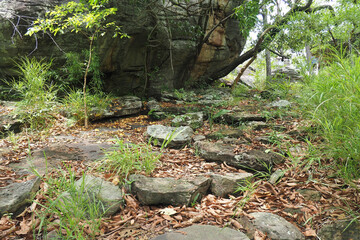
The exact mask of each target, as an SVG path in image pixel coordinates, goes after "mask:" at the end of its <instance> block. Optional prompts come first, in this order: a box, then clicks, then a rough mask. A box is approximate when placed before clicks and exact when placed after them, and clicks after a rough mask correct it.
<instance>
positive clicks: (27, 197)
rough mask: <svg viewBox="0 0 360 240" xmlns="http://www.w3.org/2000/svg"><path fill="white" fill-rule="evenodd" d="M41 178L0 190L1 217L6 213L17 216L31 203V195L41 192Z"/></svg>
mask: <svg viewBox="0 0 360 240" xmlns="http://www.w3.org/2000/svg"><path fill="white" fill-rule="evenodd" d="M39 187H40V178H38V177H35V178H34V179H31V180H29V181H26V182H22V183H13V184H10V185H8V186H6V187H2V188H0V217H1V216H2V215H3V214H4V213H14V214H15V215H16V214H18V213H20V212H21V211H23V210H24V208H25V207H26V205H30V203H31V197H32V196H31V195H32V194H33V193H35V192H36V191H38V190H39Z"/></svg>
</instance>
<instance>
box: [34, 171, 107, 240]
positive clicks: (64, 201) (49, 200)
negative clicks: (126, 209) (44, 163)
mask: <svg viewBox="0 0 360 240" xmlns="http://www.w3.org/2000/svg"><path fill="white" fill-rule="evenodd" d="M83 179H85V176H83ZM43 181H44V182H45V184H46V186H47V191H45V192H43V193H41V194H42V195H43V196H44V197H43V200H45V201H44V202H43V201H42V202H37V204H38V205H40V206H41V207H42V211H40V212H35V214H36V215H37V217H38V218H39V220H40V225H39V231H38V232H36V231H34V232H33V233H34V239H37V238H39V237H41V235H43V236H44V235H46V234H47V232H48V229H51V228H55V229H57V232H58V235H59V237H60V236H61V239H95V238H96V236H97V235H98V234H99V233H100V224H101V217H102V216H103V214H104V207H103V205H102V204H101V203H100V202H99V201H93V199H92V198H91V196H90V198H89V197H88V196H87V195H86V194H84V192H85V184H84V182H83V183H82V184H81V185H80V187H77V186H76V184H75V183H76V176H75V173H74V172H72V171H71V169H70V168H69V169H68V170H67V171H65V170H59V171H58V172H57V175H54V173H53V174H51V175H48V176H46V177H44V178H43ZM54 219H56V220H55V221H54ZM85 228H86V231H85Z"/></svg>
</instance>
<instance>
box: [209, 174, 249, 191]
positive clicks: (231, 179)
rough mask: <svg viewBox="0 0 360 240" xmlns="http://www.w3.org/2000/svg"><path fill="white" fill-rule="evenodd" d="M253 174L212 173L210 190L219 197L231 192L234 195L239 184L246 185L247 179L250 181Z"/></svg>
mask: <svg viewBox="0 0 360 240" xmlns="http://www.w3.org/2000/svg"><path fill="white" fill-rule="evenodd" d="M252 176H253V174H251V173H226V174H224V175H220V174H211V175H210V177H211V179H212V181H211V186H210V191H211V192H212V194H214V195H215V196H219V197H227V196H228V195H229V194H231V195H234V192H235V190H236V189H237V188H238V187H239V186H241V185H245V184H246V181H250V179H251V177H252Z"/></svg>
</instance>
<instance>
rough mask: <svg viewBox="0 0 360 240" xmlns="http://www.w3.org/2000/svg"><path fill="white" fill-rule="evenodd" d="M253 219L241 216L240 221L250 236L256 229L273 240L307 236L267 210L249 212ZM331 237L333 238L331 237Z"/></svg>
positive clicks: (298, 239)
mask: <svg viewBox="0 0 360 240" xmlns="http://www.w3.org/2000/svg"><path fill="white" fill-rule="evenodd" d="M249 215H250V216H251V217H252V219H249V218H247V217H245V216H244V217H241V218H240V219H239V220H238V221H239V222H240V224H241V225H242V226H243V227H244V228H245V229H246V230H247V232H248V236H249V235H253V234H254V232H255V230H260V231H261V232H263V233H265V234H267V236H268V237H269V238H271V239H272V240H304V239H305V236H304V235H303V234H302V232H301V231H300V230H299V229H298V228H297V227H296V226H294V225H293V224H291V223H289V222H288V221H286V220H285V219H284V218H282V217H280V216H278V215H275V214H272V213H267V212H254V213H250V214H249ZM329 239H331V238H329Z"/></svg>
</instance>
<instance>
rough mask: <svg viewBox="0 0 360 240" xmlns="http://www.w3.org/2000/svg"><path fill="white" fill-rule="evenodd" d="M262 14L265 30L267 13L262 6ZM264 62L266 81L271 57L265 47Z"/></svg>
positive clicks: (269, 73)
mask: <svg viewBox="0 0 360 240" xmlns="http://www.w3.org/2000/svg"><path fill="white" fill-rule="evenodd" d="M262 16H263V25H264V27H263V29H264V31H265V30H266V28H267V26H268V14H267V9H266V8H265V7H264V8H263V9H262ZM265 63H266V80H267V81H268V80H269V79H270V77H271V58H270V51H269V49H265Z"/></svg>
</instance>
